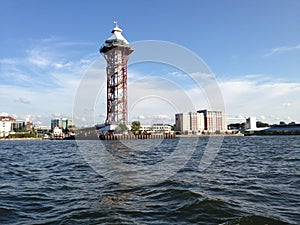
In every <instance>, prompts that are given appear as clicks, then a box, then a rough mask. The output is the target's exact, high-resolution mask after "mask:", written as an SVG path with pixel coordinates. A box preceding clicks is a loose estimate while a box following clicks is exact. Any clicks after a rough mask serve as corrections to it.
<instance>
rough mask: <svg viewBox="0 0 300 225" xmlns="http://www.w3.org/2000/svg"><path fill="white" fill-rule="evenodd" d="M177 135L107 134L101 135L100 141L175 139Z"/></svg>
mask: <svg viewBox="0 0 300 225" xmlns="http://www.w3.org/2000/svg"><path fill="white" fill-rule="evenodd" d="M174 138H176V135H175V134H136V135H133V134H107V135H99V139H100V140H136V139H174Z"/></svg>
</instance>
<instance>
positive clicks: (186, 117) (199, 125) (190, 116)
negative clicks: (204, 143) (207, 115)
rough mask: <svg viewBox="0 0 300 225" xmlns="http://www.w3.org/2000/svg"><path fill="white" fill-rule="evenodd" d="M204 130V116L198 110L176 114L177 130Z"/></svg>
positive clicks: (191, 131) (188, 131)
mask: <svg viewBox="0 0 300 225" xmlns="http://www.w3.org/2000/svg"><path fill="white" fill-rule="evenodd" d="M203 130H204V117H203V115H201V114H199V113H197V112H188V113H178V114H175V131H180V132H184V133H200V132H202V131H203Z"/></svg>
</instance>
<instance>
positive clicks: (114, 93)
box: [99, 22, 133, 125]
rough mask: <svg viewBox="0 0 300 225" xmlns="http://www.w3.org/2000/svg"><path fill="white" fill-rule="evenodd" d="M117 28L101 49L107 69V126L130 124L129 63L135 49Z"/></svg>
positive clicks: (116, 27)
mask: <svg viewBox="0 0 300 225" xmlns="http://www.w3.org/2000/svg"><path fill="white" fill-rule="evenodd" d="M115 24H116V26H115V28H114V29H113V30H112V32H111V33H112V36H111V37H110V38H108V39H107V40H106V41H105V43H104V44H103V46H102V47H101V48H100V50H99V51H100V53H101V54H102V55H103V56H104V58H105V60H106V62H107V67H106V74H107V105H106V110H107V117H106V121H105V123H106V125H119V124H126V125H127V124H128V110H127V62H128V57H129V55H130V54H131V53H132V52H133V48H132V47H131V46H130V45H129V43H128V41H127V40H126V39H125V38H124V37H123V35H122V29H120V28H119V27H118V24H117V23H116V22H115Z"/></svg>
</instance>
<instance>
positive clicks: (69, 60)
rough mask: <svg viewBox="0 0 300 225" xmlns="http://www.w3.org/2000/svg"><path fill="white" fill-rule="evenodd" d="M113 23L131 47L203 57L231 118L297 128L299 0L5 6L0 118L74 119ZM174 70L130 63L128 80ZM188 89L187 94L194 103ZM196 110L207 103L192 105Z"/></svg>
mask: <svg viewBox="0 0 300 225" xmlns="http://www.w3.org/2000/svg"><path fill="white" fill-rule="evenodd" d="M114 20H117V21H118V22H119V25H120V27H121V28H122V29H123V30H124V32H123V34H124V36H125V37H126V38H127V39H128V40H129V41H130V42H135V41H141V40H164V41H169V42H173V43H176V44H178V45H181V46H183V47H185V48H187V49H190V50H191V51H193V52H194V53H196V54H197V55H198V56H200V57H201V58H202V60H203V61H204V62H205V63H206V64H207V65H208V67H209V68H210V69H211V71H212V72H213V73H214V74H215V77H216V80H217V81H218V82H219V86H220V89H221V91H222V93H223V96H224V103H225V106H226V113H227V114H228V115H229V116H230V117H236V118H240V117H241V118H242V117H247V116H256V117H258V118H259V119H260V120H263V121H266V122H270V123H272V122H279V121H281V120H284V121H287V122H290V121H296V122H300V115H299V113H298V112H299V111H300V104H299V101H298V99H299V98H300V78H299V77H300V76H299V74H300V66H299V61H300V60H299V59H300V1H297V0H287V1H283V0H282V1H281V0H277V1H271V0H270V1H268V0H264V1H258V0H257V1H256V0H254V1H245V0H243V1H237V0H235V1H234V0H227V1H217V0H212V1H196V0H195V1H191V0H187V1H133V0H132V1H113V2H104V1H96V0H95V1H91V0H89V1H71V0H65V1H58V0H52V1H46V0H42V1H37V0H35V1H33V0H27V1H21V0H13V1H12V0H7V1H6V0H1V1H0V29H1V35H0V49H1V51H0V78H1V83H0V86H1V89H0V113H1V112H3V113H8V114H10V115H15V117H17V118H18V119H25V117H28V118H30V119H31V120H33V121H34V122H36V123H39V124H45V125H48V124H47V121H48V120H49V119H50V118H52V117H56V116H63V115H65V116H72V104H73V99H74V95H75V93H76V90H77V87H78V85H79V83H80V79H81V78H82V77H83V76H84V73H85V72H86V70H87V68H89V67H90V65H91V63H93V62H94V60H96V59H98V58H100V57H101V56H100V54H99V53H98V50H99V47H100V46H101V45H102V43H103V42H104V40H105V39H106V38H108V37H109V36H110V31H111V30H112V28H113V26H114V25H113V21H114ZM158 54H159V53H158ZM103 66H105V64H103ZM176 71H177V70H176V69H175V68H170V67H169V69H168V67H166V66H163V67H160V66H147V65H144V66H141V65H136V66H131V67H129V76H130V74H132V76H133V77H135V78H138V77H145V76H149V75H150V74H152V75H153V74H156V75H159V76H165V77H166V78H167V77H168V75H170V74H172V72H173V73H174V72H176ZM177 72H178V71H177ZM177 78H178V76H177ZM178 79H180V78H178ZM180 82H181V83H182V84H184V82H185V79H182V81H180ZM183 86H184V85H183ZM157 88H163V87H160V86H159V85H158V87H157ZM188 91H189V90H187V91H186V92H188ZM193 93H194V95H193ZM193 93H188V95H189V96H191V98H197V93H196V92H193ZM102 100H103V101H102ZM102 100H101V98H100V100H99V101H100V102H101V103H99V105H100V109H97V110H96V111H97V113H96V114H97V115H96V117H99V115H105V107H102V108H101V105H102V106H103V104H104V101H105V96H104V99H102ZM146 104H149V102H145V105H146ZM157 104H159V103H157ZM161 104H162V103H161ZM195 107H196V108H201V107H205V104H203V105H201V102H197V101H195ZM103 108H104V109H103ZM142 109H143V107H142V105H141V107H140V109H139V110H140V111H138V110H137V112H135V113H133V114H134V115H135V116H136V117H139V118H145V117H148V118H151V116H152V120H153V121H154V120H155V119H153V118H160V119H168V120H169V121H170V120H172V119H173V113H174V112H173V111H172V110H170V109H167V108H166V109H165V111H163V112H157V111H153V112H149V115H142V111H143V110H142ZM98 111H99V112H98ZM151 113H152V114H151ZM159 116H160V117H159ZM130 119H135V118H133V117H132V118H130ZM95 120H97V122H98V121H101V118H100V117H99V120H98V118H97V119H95ZM150 120H151V119H150ZM152 120H151V121H152Z"/></svg>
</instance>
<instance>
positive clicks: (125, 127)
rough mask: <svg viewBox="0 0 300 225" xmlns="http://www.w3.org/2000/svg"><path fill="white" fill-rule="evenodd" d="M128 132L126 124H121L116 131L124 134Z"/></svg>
mask: <svg viewBox="0 0 300 225" xmlns="http://www.w3.org/2000/svg"><path fill="white" fill-rule="evenodd" d="M127 130H128V128H127V126H126V124H125V123H120V124H119V126H118V127H117V128H116V130H115V131H116V133H123V132H125V131H127Z"/></svg>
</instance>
